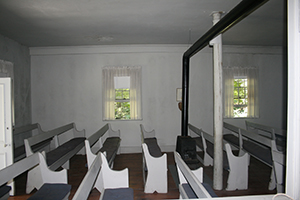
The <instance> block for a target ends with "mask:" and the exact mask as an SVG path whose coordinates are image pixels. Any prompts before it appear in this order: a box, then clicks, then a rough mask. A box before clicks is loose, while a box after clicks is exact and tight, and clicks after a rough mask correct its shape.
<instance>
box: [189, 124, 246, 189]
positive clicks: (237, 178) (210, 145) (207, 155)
mask: <svg viewBox="0 0 300 200" xmlns="http://www.w3.org/2000/svg"><path fill="white" fill-rule="evenodd" d="M188 127H189V130H190V134H191V135H192V133H194V134H196V137H193V138H194V139H195V140H196V145H197V147H198V148H202V151H203V155H204V157H203V159H202V158H201V157H200V156H199V155H198V157H199V160H200V161H201V162H202V163H203V165H204V166H209V165H213V157H214V139H213V136H212V135H210V134H208V133H206V132H205V131H203V130H202V129H199V128H197V127H195V126H193V125H192V124H189V125H188ZM198 145H199V146H198ZM223 149H224V151H223V168H224V169H225V170H227V171H228V172H229V175H228V180H227V187H226V190H227V191H232V190H236V189H238V190H246V189H248V164H249V155H248V154H247V153H245V154H243V155H241V156H235V155H234V154H233V153H232V149H231V147H230V145H229V144H228V143H226V142H224V147H223Z"/></svg>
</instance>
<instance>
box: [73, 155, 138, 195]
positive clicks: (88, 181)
mask: <svg viewBox="0 0 300 200" xmlns="http://www.w3.org/2000/svg"><path fill="white" fill-rule="evenodd" d="M102 159H103V160H104V162H107V161H106V158H105V156H104V155H103V154H102V153H101V152H100V153H98V154H97V155H96V157H95V158H94V160H93V162H92V163H91V165H90V167H89V170H88V172H87V173H86V175H85V176H84V178H83V180H82V182H81V184H80V185H79V188H78V189H77V191H76V193H75V195H74V197H73V198H72V200H85V199H87V198H88V196H89V194H90V191H91V190H92V189H93V188H94V187H95V183H97V181H105V182H106V181H110V182H111V184H110V185H109V188H103V189H102V190H101V191H100V192H101V196H100V199H101V200H112V199H116V200H133V189H132V188H129V187H128V169H127V170H125V172H122V173H123V175H124V176H119V175H118V174H114V175H113V174H111V173H110V174H109V175H113V176H112V177H110V178H113V177H114V176H115V179H114V182H113V181H111V180H109V179H99V177H100V176H101V175H100V174H101V171H102V170H103V168H102ZM115 172H116V171H115ZM106 175H107V174H106ZM126 176H127V178H126ZM120 179H125V180H123V181H122V180H120ZM119 181H120V182H123V183H125V182H126V181H127V185H126V184H125V186H124V185H122V186H120V184H119ZM103 185H106V184H105V183H104V184H103Z"/></svg>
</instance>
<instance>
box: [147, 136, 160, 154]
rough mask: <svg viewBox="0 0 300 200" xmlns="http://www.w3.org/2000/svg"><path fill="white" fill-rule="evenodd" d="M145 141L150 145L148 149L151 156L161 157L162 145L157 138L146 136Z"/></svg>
mask: <svg viewBox="0 0 300 200" xmlns="http://www.w3.org/2000/svg"><path fill="white" fill-rule="evenodd" d="M144 142H145V143H146V144H147V146H148V150H149V153H150V155H151V156H153V157H156V158H157V157H161V156H162V155H163V154H162V152H161V149H160V147H159V146H158V143H157V139H156V138H155V137H154V138H145V139H144Z"/></svg>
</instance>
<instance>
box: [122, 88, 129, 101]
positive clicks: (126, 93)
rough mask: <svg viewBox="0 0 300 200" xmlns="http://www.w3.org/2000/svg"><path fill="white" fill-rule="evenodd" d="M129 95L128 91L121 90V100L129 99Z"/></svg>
mask: <svg viewBox="0 0 300 200" xmlns="http://www.w3.org/2000/svg"><path fill="white" fill-rule="evenodd" d="M129 95H130V90H129V89H124V90H123V99H129Z"/></svg>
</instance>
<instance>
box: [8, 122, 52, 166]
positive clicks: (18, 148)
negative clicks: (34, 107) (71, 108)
mask: <svg viewBox="0 0 300 200" xmlns="http://www.w3.org/2000/svg"><path fill="white" fill-rule="evenodd" d="M43 133H45V131H43V130H42V128H41V126H40V124H39V123H35V124H28V125H25V126H21V127H16V128H14V130H13V137H14V141H15V140H16V139H17V138H18V137H22V138H24V137H26V138H29V137H32V136H33V135H37V134H43ZM51 140H52V139H51V138H50V139H48V140H45V141H43V142H40V143H38V144H36V145H33V146H32V151H33V152H38V151H46V152H47V151H49V150H50V142H51ZM25 157H26V152H25V145H24V139H22V145H15V146H14V162H17V161H19V160H21V159H23V158H25Z"/></svg>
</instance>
